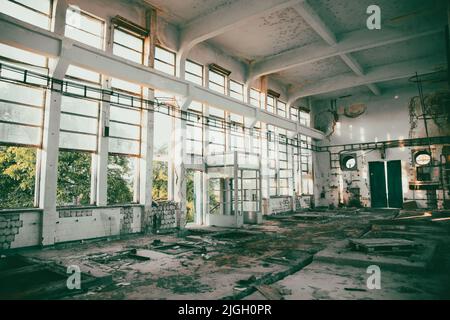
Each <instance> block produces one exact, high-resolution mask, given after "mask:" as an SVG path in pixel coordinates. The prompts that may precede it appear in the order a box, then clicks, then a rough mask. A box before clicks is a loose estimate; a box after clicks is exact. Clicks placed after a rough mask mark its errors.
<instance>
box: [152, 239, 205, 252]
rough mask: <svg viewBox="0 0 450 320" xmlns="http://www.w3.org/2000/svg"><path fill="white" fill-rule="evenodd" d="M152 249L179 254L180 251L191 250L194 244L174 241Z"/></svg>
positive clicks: (194, 247)
mask: <svg viewBox="0 0 450 320" xmlns="http://www.w3.org/2000/svg"><path fill="white" fill-rule="evenodd" d="M152 249H153V250H157V251H161V252H164V253H167V254H173V255H177V254H180V253H184V252H188V251H193V250H194V249H196V246H195V245H192V244H190V243H181V242H176V243H170V244H165V245H162V246H158V247H154V248H152Z"/></svg>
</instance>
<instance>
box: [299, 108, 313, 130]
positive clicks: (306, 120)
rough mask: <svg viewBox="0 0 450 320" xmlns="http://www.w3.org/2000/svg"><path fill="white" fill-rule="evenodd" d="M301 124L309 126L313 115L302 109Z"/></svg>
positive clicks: (300, 113)
mask: <svg viewBox="0 0 450 320" xmlns="http://www.w3.org/2000/svg"><path fill="white" fill-rule="evenodd" d="M299 117H300V124H302V125H304V126H306V127H309V126H310V125H311V115H310V114H309V112H307V111H304V110H300V112H299Z"/></svg>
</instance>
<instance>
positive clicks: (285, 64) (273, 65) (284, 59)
mask: <svg viewBox="0 0 450 320" xmlns="http://www.w3.org/2000/svg"><path fill="white" fill-rule="evenodd" d="M439 32H442V28H423V27H420V26H419V27H418V28H417V29H415V30H410V31H404V30H395V29H393V28H388V27H384V28H383V29H381V30H379V31H378V30H377V32H376V33H374V32H373V31H371V30H368V29H366V28H365V29H361V30H358V31H352V32H349V33H345V34H343V35H342V36H341V37H340V41H339V42H338V43H337V44H336V45H334V46H330V45H328V44H327V43H323V42H322V41H320V42H315V43H312V44H310V45H306V46H302V47H299V48H295V49H291V50H288V51H286V52H283V53H281V54H277V55H274V56H271V57H268V58H265V59H264V60H261V61H258V62H256V63H254V64H252V65H251V66H250V73H249V77H248V79H247V81H248V82H252V81H254V80H256V79H257V78H259V77H261V76H263V75H268V74H272V73H276V72H281V71H283V70H287V69H291V68H294V67H298V66H301V65H305V64H309V63H313V62H316V61H320V60H324V59H327V58H331V57H335V56H339V55H342V54H348V53H352V52H357V51H362V50H366V49H371V48H377V47H381V46H386V45H389V44H393V43H398V42H403V41H407V40H410V39H415V38H418V37H424V36H428V35H432V34H436V33H439Z"/></svg>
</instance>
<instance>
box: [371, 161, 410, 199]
mask: <svg viewBox="0 0 450 320" xmlns="http://www.w3.org/2000/svg"><path fill="white" fill-rule="evenodd" d="M401 167H402V163H401V161H400V160H394V161H387V162H384V161H374V162H369V176H370V195H371V199H372V208H387V207H389V208H402V207H403V190H402V168H401ZM386 177H387V178H386Z"/></svg>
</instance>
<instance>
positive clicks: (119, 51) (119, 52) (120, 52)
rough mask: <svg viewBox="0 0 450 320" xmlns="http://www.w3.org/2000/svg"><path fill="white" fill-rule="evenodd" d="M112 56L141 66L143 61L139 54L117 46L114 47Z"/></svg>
mask: <svg viewBox="0 0 450 320" xmlns="http://www.w3.org/2000/svg"><path fill="white" fill-rule="evenodd" d="M113 54H115V55H116V56H119V57H122V58H125V59H128V60H130V61H133V62H136V63H139V64H142V61H143V58H142V54H141V53H139V52H136V51H133V50H131V49H128V48H125V47H121V46H118V45H114V47H113Z"/></svg>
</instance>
